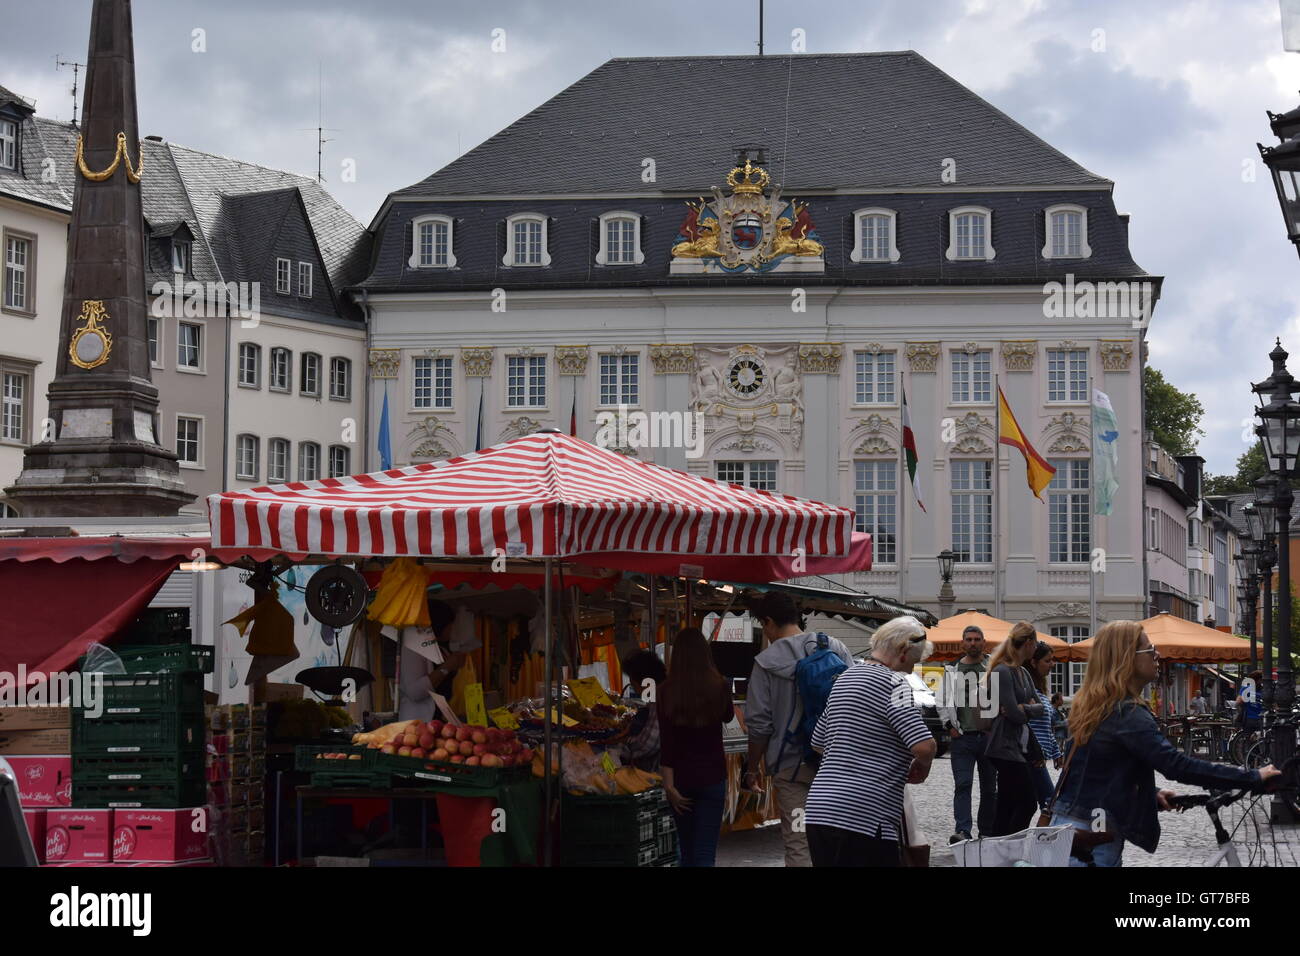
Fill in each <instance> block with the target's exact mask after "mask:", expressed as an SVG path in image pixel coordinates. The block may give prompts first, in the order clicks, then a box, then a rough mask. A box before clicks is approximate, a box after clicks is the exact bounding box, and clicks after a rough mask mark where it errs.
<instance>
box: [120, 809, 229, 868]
mask: <svg viewBox="0 0 1300 956" xmlns="http://www.w3.org/2000/svg"><path fill="white" fill-rule="evenodd" d="M208 819H209V811H208V808H207V807H186V808H184V809H178V810H118V811H117V812H116V814H115V815H114V817H113V862H114V863H183V862H186V861H189V860H202V859H205V858H206V857H207V856H208Z"/></svg>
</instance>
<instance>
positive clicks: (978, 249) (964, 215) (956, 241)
mask: <svg viewBox="0 0 1300 956" xmlns="http://www.w3.org/2000/svg"><path fill="white" fill-rule="evenodd" d="M993 255H994V253H993V212H992V210H990V209H985V208H984V207H983V206H959V207H958V208H956V209H950V210H949V211H948V252H947V256H948V259H950V260H958V259H967V260H980V259H982V260H984V261H986V262H987V261H992V259H993Z"/></svg>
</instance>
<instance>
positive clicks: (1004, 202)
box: [361, 51, 1159, 292]
mask: <svg viewBox="0 0 1300 956" xmlns="http://www.w3.org/2000/svg"><path fill="white" fill-rule="evenodd" d="M787 101H788V111H787ZM787 116H788V125H787V119H786V118H787ZM739 146H761V147H764V148H765V150H766V160H767V166H766V168H767V170H768V172H769V173H770V174H771V178H772V181H773V183H774V184H778V183H779V184H780V185H781V187H782V195H783V196H784V197H785V198H787V199H799V200H801V201H803V202H805V203H806V204H807V205H808V209H809V212H810V214H811V216H812V219H813V222H814V224H815V227H816V230H817V238H818V239H819V241H820V242H821V243H822V244H823V245H824V246H825V266H826V268H825V273H824V275H820V276H819V275H812V274H807V273H802V274H797V275H795V274H784V275H783V274H779V273H777V274H770V275H753V274H746V275H737V276H723V275H718V274H709V275H705V276H698V275H696V276H670V275H669V265H670V263H671V253H670V250H671V247H672V244H673V241H674V239H675V237H676V236H677V234H678V230H679V228H680V226H681V224H682V221H683V219H684V218H685V216H686V213H687V209H686V206H685V200H687V199H694V198H696V197H701V196H703V197H705V198H708V197H709V195H710V191H711V189H712V188H713V187H715V186H718V187H723V188H724V190H725V182H724V181H725V177H726V175H727V173H728V172H729V171H730V170H731V168H732V167H733V166H734V165H735V158H736V148H737V147H739ZM751 155H752V153H751ZM646 159H653V160H654V166H655V181H654V182H653V183H646V182H643V181H642V172H643V169H644V166H643V163H644V160H646ZM949 159H951V160H953V161H954V162H955V164H956V181H955V182H949V183H945V182H943V180H942V176H941V174H942V172H943V169H944V162H945V160H949ZM1112 187H1113V184H1112V183H1111V182H1110V180H1108V179H1105V178H1103V177H1101V176H1098V175H1096V174H1095V173H1092V172H1090V171H1089V170H1087V169H1085V168H1083V167H1082V166H1080V165H1079V164H1078V163H1076V162H1074V161H1073V160H1071V159H1070V158H1069V157H1067V156H1065V155H1064V154H1062V153H1061V152H1059V151H1058V150H1056V149H1054V148H1053V147H1052V146H1050V145H1048V144H1047V143H1045V142H1043V141H1042V140H1041V139H1039V138H1038V137H1037V136H1035V135H1034V134H1033V133H1031V132H1029V131H1028V130H1026V129H1025V128H1024V127H1023V126H1021V125H1020V124H1018V123H1016V122H1015V121H1014V120H1013V119H1011V118H1010V117H1008V116H1007V115H1006V114H1004V113H1002V112H1001V111H1000V110H998V109H996V108H995V107H994V106H992V105H991V104H989V103H988V102H986V101H985V100H983V99H981V98H980V97H978V96H976V95H975V94H974V93H973V92H971V91H970V90H968V89H966V88H965V87H964V86H962V85H961V84H960V83H958V82H957V81H955V80H954V79H952V78H951V77H950V76H948V75H947V74H946V73H944V72H943V71H942V70H940V69H938V68H937V67H936V66H934V65H933V64H932V63H930V62H929V61H928V60H926V59H925V58H924V57H922V56H920V55H919V54H917V53H914V52H910V51H909V52H901V53H874V54H835V55H800V56H766V57H756V56H733V57H661V58H633V59H614V60H610V61H609V62H607V63H605V64H604V65H602V66H600V67H598V68H597V69H595V70H594V71H592V72H591V73H589V74H588V75H587V76H585V77H583V78H582V79H580V80H578V81H577V82H576V83H574V84H573V85H572V86H570V87H569V88H568V89H566V90H564V91H563V92H561V93H559V94H558V95H556V96H555V97H553V98H552V99H550V100H549V101H547V102H546V103H544V104H542V105H541V106H539V107H538V108H537V109H535V110H533V111H532V112H530V113H529V114H527V115H526V116H524V117H522V118H521V119H519V120H517V121H515V122H514V123H512V124H511V125H510V126H508V127H507V128H506V129H504V130H502V131H501V132H500V133H497V134H496V135H495V136H492V137H491V138H490V139H488V140H487V141H486V142H484V143H483V144H481V145H480V146H478V147H476V148H475V149H473V150H471V151H470V152H468V153H466V154H465V155H464V156H461V157H460V158H459V159H457V160H455V161H454V162H452V163H450V164H449V165H447V166H446V167H444V168H443V169H441V170H439V171H438V172H435V173H434V174H433V175H431V176H429V177H428V178H427V179H425V180H423V181H421V182H419V183H417V184H415V185H413V186H409V187H407V188H405V189H401V190H398V191H396V192H394V193H392V194H391V195H390V196H389V198H388V200H387V202H385V204H384V206H383V208H382V209H381V210H380V212H379V214H378V215H377V216H376V219H375V222H374V224H373V225H372V228H373V230H374V232H375V247H374V264H373V267H372V269H371V271H370V275H369V276H368V278H367V279H366V280H365V282H364V283H362V284H361V287H362V288H365V289H368V290H371V291H375V292H381V291H395V292H436V291H460V290H465V291H469V290H483V289H491V288H496V287H498V286H500V287H504V288H515V289H524V288H528V289H548V288H553V289H559V288H574V287H587V288H591V287H601V286H611V287H613V286H617V287H628V286H647V285H655V286H696V285H728V286H729V285H736V286H740V285H748V286H755V285H791V284H794V285H801V286H802V285H897V286H901V285H934V284H959V285H972V284H1030V283H1032V284H1041V283H1042V282H1045V281H1049V280H1052V279H1060V278H1063V277H1064V276H1065V275H1066V274H1067V273H1073V274H1074V275H1075V276H1076V277H1078V278H1079V279H1085V278H1086V279H1122V278H1130V277H1132V278H1139V277H1140V278H1142V279H1144V280H1145V279H1150V280H1151V281H1152V282H1153V284H1154V285H1155V287H1156V289H1157V290H1158V288H1159V279H1158V278H1156V277H1151V276H1148V275H1147V274H1146V273H1145V272H1144V271H1143V270H1142V269H1141V267H1140V266H1138V264H1137V263H1136V262H1134V261H1133V259H1132V256H1131V255H1130V253H1129V248H1128V220H1127V217H1125V216H1120V215H1119V214H1118V213H1117V211H1116V209H1115V206H1114V202H1113V199H1112V195H1111V192H1112ZM1058 203H1073V204H1077V205H1080V206H1083V207H1084V208H1085V209H1086V210H1087V212H1088V236H1087V238H1088V243H1089V245H1090V246H1091V249H1092V255H1091V256H1090V257H1089V258H1087V259H1045V258H1044V257H1043V255H1042V250H1043V247H1044V246H1045V245H1046V236H1045V224H1044V215H1043V213H1044V210H1046V208H1047V207H1048V206H1051V205H1054V204H1058ZM961 205H979V206H984V207H987V208H988V209H990V210H992V213H993V225H992V245H993V248H994V250H995V256H994V259H993V260H992V261H987V262H986V261H978V262H953V261H949V260H948V259H947V257H946V255H945V253H946V250H947V247H948V242H949V235H948V233H949V224H948V210H950V209H953V208H955V207H957V206H961ZM869 206H880V207H884V208H887V209H891V210H894V211H895V212H896V213H897V240H898V242H897V244H898V248H899V252H900V253H901V259H900V260H899V261H898V262H895V263H883V264H882V263H854V262H852V261H851V258H850V253H851V251H852V250H853V247H854V238H855V237H854V222H853V213H854V212H855V211H856V210H858V209H862V208H864V207H869ZM615 210H628V211H631V212H633V213H636V214H637V215H639V216H640V218H641V250H642V251H643V252H644V255H645V261H644V262H643V263H641V264H638V265H634V266H633V265H618V266H600V265H597V264H596V262H595V258H596V253H597V252H598V251H599V245H600V236H599V229H598V219H599V216H600V215H601V214H602V213H607V212H612V211H615ZM519 212H533V213H539V214H541V215H543V216H545V217H546V218H547V220H548V225H547V233H548V252H549V254H550V257H551V263H550V265H549V266H546V267H542V268H511V267H506V266H503V265H502V258H503V257H504V255H505V252H506V235H505V219H506V217H507V216H510V215H512V214H515V213H519ZM428 214H440V215H445V216H450V217H451V218H452V220H453V222H454V226H453V236H452V245H453V250H452V251H453V253H454V255H455V257H456V266H455V268H452V269H450V270H447V269H414V268H411V267H410V266H409V264H408V260H409V259H410V258H411V255H412V244H413V243H412V240H413V237H412V229H411V221H412V220H413V219H415V218H416V217H418V216H423V215H428Z"/></svg>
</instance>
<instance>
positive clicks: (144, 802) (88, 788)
mask: <svg viewBox="0 0 1300 956" xmlns="http://www.w3.org/2000/svg"><path fill="white" fill-rule="evenodd" d="M203 762H204V755H203V753H202V752H196V753H193V754H176V755H168V756H131V757H118V756H105V757H83V756H74V757H73V758H72V805H73V806H74V807H147V808H164V807H193V806H201V805H202V804H204V803H205V802H206V801H207V782H206V779H205V774H204V766H203Z"/></svg>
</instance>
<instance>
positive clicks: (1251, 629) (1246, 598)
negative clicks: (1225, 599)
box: [1232, 505, 1256, 670]
mask: <svg viewBox="0 0 1300 956" xmlns="http://www.w3.org/2000/svg"><path fill="white" fill-rule="evenodd" d="M1249 507H1250V506H1249V505H1247V508H1249ZM1248 523H1249V520H1248ZM1239 541H1240V545H1239V547H1238V549H1237V554H1236V555H1235V556H1234V557H1233V559H1232V560H1233V562H1234V563H1235V564H1236V565H1237V618H1238V620H1240V621H1241V633H1243V634H1245V635H1246V636H1247V637H1249V638H1250V669H1251V670H1254V669H1255V666H1256V665H1255V612H1254V606H1255V587H1256V583H1255V555H1256V550H1255V547H1254V542H1253V540H1252V539H1251V538H1250V537H1248V536H1245V535H1243V536H1242V537H1241V538H1240V539H1239Z"/></svg>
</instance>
